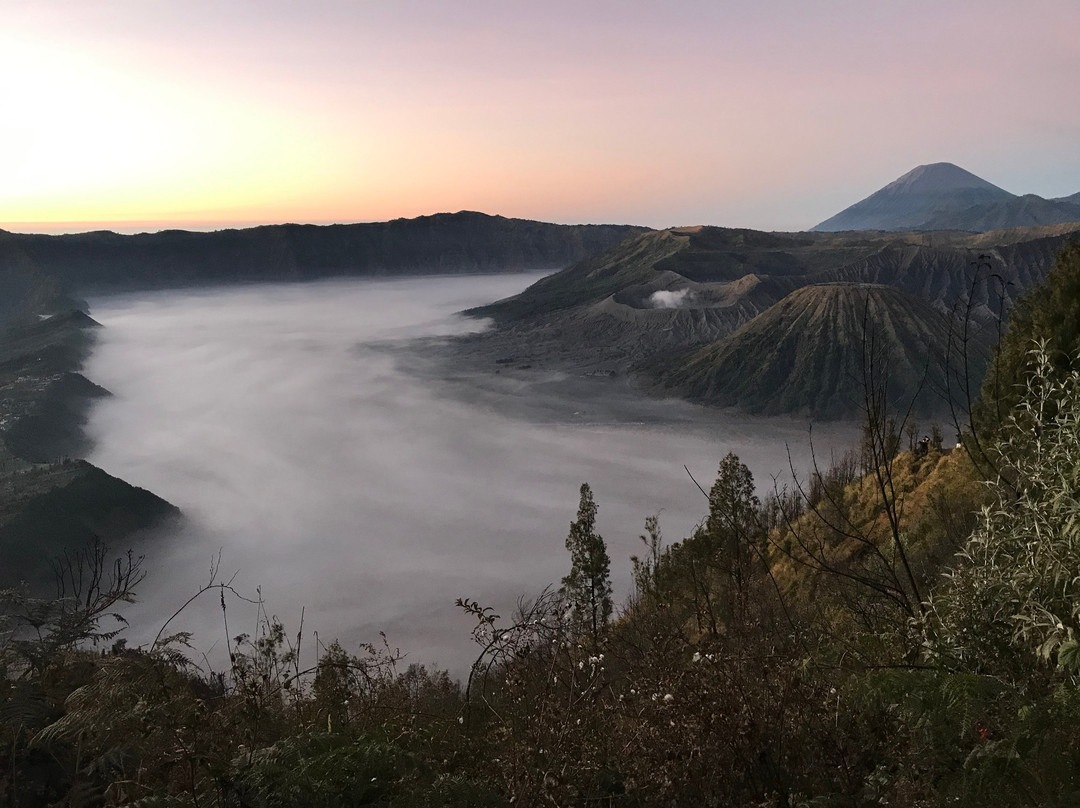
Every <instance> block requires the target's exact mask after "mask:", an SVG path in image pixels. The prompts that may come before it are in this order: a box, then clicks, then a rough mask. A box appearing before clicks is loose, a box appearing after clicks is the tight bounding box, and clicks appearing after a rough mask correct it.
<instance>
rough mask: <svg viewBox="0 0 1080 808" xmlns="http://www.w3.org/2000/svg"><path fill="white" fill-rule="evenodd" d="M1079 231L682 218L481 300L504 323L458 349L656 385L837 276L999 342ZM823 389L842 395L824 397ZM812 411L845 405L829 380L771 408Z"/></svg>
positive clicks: (478, 356)
mask: <svg viewBox="0 0 1080 808" xmlns="http://www.w3.org/2000/svg"><path fill="white" fill-rule="evenodd" d="M1075 237H1076V233H1075V227H1072V226H1069V225H1055V226H1051V227H1044V228H1028V229H1011V230H1006V231H995V232H993V233H987V234H983V235H969V234H962V233H956V232H951V233H927V234H921V233H902V234H901V233H897V234H891V233H837V234H834V233H762V232H756V231H748V230H732V229H727V228H716V227H696V228H675V229H673V230H667V231H660V232H654V233H648V234H645V235H642V236H638V237H636V238H634V239H629V240H627V241H626V242H624V243H623V244H620V245H619V246H618V247H616V248H615V249H613V250H611V251H610V252H608V253H605V254H603V255H599V256H596V257H594V258H590V259H588V260H586V261H583V262H581V263H579V264H577V265H575V266H573V267H569V268H567V269H566V270H563V271H562V272H559V273H556V274H554V275H551V276H548V277H546V278H544V279H543V280H541V281H539V282H538V283H536V284H534V285H533V286H531V287H530V288H529V289H526V290H525V291H524V292H522V293H521V294H519V295H517V296H515V297H512V298H509V299H507V300H502V301H498V302H496V303H494V304H491V305H489V306H484V307H481V308H479V309H474V310H472V311H470V312H469V313H470V314H472V315H474V316H483V317H490V318H492V319H493V320H494V321H495V324H496V327H495V328H494V329H492V330H489V331H487V332H484V333H481V334H476V335H472V336H469V337H465V338H462V339H460V340H458V341H457V342H456V343H455V345H454V351H455V352H456V356H457V358H459V359H460V358H464V359H466V360H467V361H469V362H471V363H472V364H473V365H474V366H475V367H476V368H478V369H487V370H499V371H500V372H513V371H514V370H515V369H521V368H527V369H529V370H548V371H563V372H565V371H569V372H573V373H577V374H582V375H587V376H592V375H603V376H610V375H615V376H630V377H632V378H634V379H637V380H638V381H639V382H640V383H642V384H643V385H644V387H645V388H646V389H648V390H652V391H656V390H657V389H658V388H657V386H656V377H657V374H658V373H660V372H661V371H662V370H663V369H664V368H667V367H670V366H671V365H672V364H673V363H681V362H682V361H683V360H684V359H685V357H686V356H687V355H688V353H690V352H692V351H695V350H698V349H701V348H703V347H704V346H706V345H709V344H711V343H713V342H715V341H716V340H718V339H721V338H723V337H725V336H727V335H729V334H731V333H732V332H734V331H735V330H736V329H738V328H740V327H741V326H744V325H745V324H747V323H749V322H751V321H752V320H753V319H754V318H755V317H757V316H758V315H760V314H761V313H762V312H765V311H766V310H767V309H769V307H770V306H773V305H774V304H777V303H779V302H780V301H781V300H782V299H784V298H785V296H787V295H789V294H790V293H792V292H794V291H796V290H797V289H800V288H802V287H806V286H810V285H820V284H837V283H841V284H876V285H883V286H888V287H893V288H895V289H898V290H900V291H903V292H905V293H907V294H908V295H911V296H913V297H915V298H917V299H918V300H919V301H921V302H922V303H923V304H924V305H925V306H927V307H929V308H931V309H934V310H935V311H936V312H937V317H939V318H943V317H944V316H945V315H947V314H949V313H950V312H954V310H955V312H954V313H956V314H957V316H959V315H960V314H962V313H963V312H965V311H966V312H967V314H968V315H970V317H971V319H972V325H973V327H975V328H976V329H978V330H981V332H982V334H983V335H984V336H983V338H984V339H986V340H991V341H992V340H993V339H994V337H995V335H996V333H997V318H998V316H999V315H1000V314H1001V313H1002V312H1006V311H1008V309H1009V307H1010V306H1011V304H1012V302H1013V301H1014V300H1015V299H1016V297H1017V296H1018V295H1019V294H1020V293H1021V292H1022V291H1023V290H1024V289H1026V288H1028V287H1030V286H1031V285H1032V284H1035V283H1038V282H1040V281H1041V280H1042V279H1043V278H1044V277H1045V275H1046V272H1047V270H1048V268H1049V267H1050V266H1051V264H1052V263H1053V261H1054V258H1055V256H1056V255H1057V253H1058V251H1059V250H1060V249H1061V248H1062V246H1063V245H1064V244H1066V243H1068V242H1069V241H1070V240H1071V239H1074V238H1075ZM969 304H970V308H969ZM661 391H663V390H662V389H661ZM666 392H667V393H668V394H672V393H675V394H678V390H677V389H671V390H667V391H666ZM702 393H703V391H702V390H697V391H696V393H694V397H695V398H697V400H700V401H703V402H706V403H735V404H737V405H739V406H746V407H748V408H750V409H754V410H755V411H758V410H759V409H760V407H759V402H757V401H754V400H750V401H747V402H745V403H743V402H737V401H736V402H732V401H731V399H730V398H725V399H724V400H723V402H721V401H710V400H709V398H708V396H707V395H703V394H702ZM817 394H821V395H824V396H825V398H826V399H830V400H822V401H820V402H818V403H816V404H815V403H812V402H811V399H812V398H813V397H814V396H815V395H817ZM801 409H806V410H807V411H812V412H819V413H830V412H831V413H838V412H840V411H841V409H842V408H838V407H837V406H836V403H835V402H834V401H832V400H831V395H830V394H828V393H827V391H825V390H824V389H818V390H816V392H814V393H811V391H810V390H807V391H806V394H805V395H801V396H797V395H794V394H793V395H791V396H788V397H787V398H785V399H784V403H782V404H777V405H775V406H774V407H773V408H772V409H771V410H770V411H776V412H781V411H783V412H786V411H793V410H801Z"/></svg>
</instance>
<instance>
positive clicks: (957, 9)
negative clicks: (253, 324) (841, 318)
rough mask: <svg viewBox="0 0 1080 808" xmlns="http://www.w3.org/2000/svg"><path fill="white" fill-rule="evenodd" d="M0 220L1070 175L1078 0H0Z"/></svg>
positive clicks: (1049, 180) (531, 210)
mask: <svg viewBox="0 0 1080 808" xmlns="http://www.w3.org/2000/svg"><path fill="white" fill-rule="evenodd" d="M0 13H2V15H3V17H2V18H3V20H4V23H3V25H2V27H0V105H2V107H0V110H2V112H0V178H2V180H0V228H5V229H9V230H39V231H62V230H82V229H88V228H90V227H98V226H108V227H114V228H120V229H128V230H131V229H159V228H160V227H163V226H166V225H169V224H171V225H175V226H199V227H216V226H227V225H232V224H254V223H269V222H282V221H304V222H331V221H336V222H351V221H372V220H381V219H389V218H395V217H399V216H416V215H420V214H425V213H433V212H437V211H456V210H463V209H469V210H481V211H485V212H487V213H499V214H503V215H506V216H518V217H525V218H532V219H542V220H547V221H556V222H629V223H636V224H645V225H651V226H657V227H662V226H671V225H684V224H719V225H729V226H746V227H756V228H762V229H784V230H798V229H805V228H808V227H810V226H812V225H814V224H816V223H817V222H819V221H821V220H823V219H825V218H827V217H828V216H830V215H832V214H833V213H835V212H836V211H838V210H840V209H841V208H843V207H846V206H847V205H849V204H851V203H852V202H855V201H857V200H858V199H861V198H862V197H865V196H866V195H868V194H869V193H871V192H873V191H874V190H876V189H877V188H879V187H881V186H882V185H884V184H885V183H887V182H889V181H891V180H893V179H895V178H896V177H897V176H899V175H900V174H903V173H904V172H906V171H908V170H909V169H911V168H913V167H914V166H916V165H918V164H921V163H928V162H937V161H950V162H954V163H957V164H959V165H961V166H963V167H964V168H966V169H968V170H970V171H973V172H974V173H976V174H978V175H979V176H981V177H983V178H985V179H987V180H989V181H990V182H993V183H995V184H997V185H1000V186H1001V187H1003V188H1005V189H1007V190H1009V191H1012V192H1014V193H1037V194H1040V195H1042V196H1046V197H1054V196H1063V195H1067V194H1072V193H1076V192H1077V191H1080V103H1077V100H1076V99H1077V89H1076V88H1077V87H1080V3H1078V2H1076V0H1027V1H1026V2H999V1H998V0H978V2H919V1H918V0H914V1H912V0H907V1H905V2H893V1H892V0H882V1H880V2H877V1H875V2H869V1H867V0H864V1H863V2H853V1H851V0H848V1H846V2H841V1H840V0H816V2H793V1H791V0H788V1H786V2H785V1H784V0H760V1H759V2H708V3H707V2H672V3H663V4H661V3H645V2H634V1H633V0H621V2H588V0H578V2H542V3H541V2H533V3H524V2H510V1H509V0H502V1H501V2H488V1H486V0H478V1H477V2H470V1H469V0H457V2H420V1H417V2H393V1H392V0H381V1H378V2H377V1H376V0H368V1H367V2H361V1H360V0H353V1H352V2H344V1H341V0H326V1H324V2H319V1H318V0H313V1H312V2H303V3H301V2H279V1H277V0H261V1H260V2H205V1H200V0H183V2H174V1H173V0H161V1H160V2H153V1H149V0H142V1H141V2H136V1H134V0H78V1H77V2H65V1H62V0H51V1H50V0H44V1H43V2H34V3H28V2H21V1H19V2H17V1H16V0H0Z"/></svg>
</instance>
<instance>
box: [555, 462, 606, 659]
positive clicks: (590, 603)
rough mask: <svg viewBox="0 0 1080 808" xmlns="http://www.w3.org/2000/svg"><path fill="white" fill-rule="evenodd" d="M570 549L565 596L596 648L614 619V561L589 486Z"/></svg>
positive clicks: (572, 530)
mask: <svg viewBox="0 0 1080 808" xmlns="http://www.w3.org/2000/svg"><path fill="white" fill-rule="evenodd" d="M566 549H567V550H568V551H569V552H570V574H569V575H567V576H566V577H565V578H563V580H562V591H563V595H564V596H565V598H566V600H567V602H568V604H569V606H570V608H571V610H572V617H573V620H574V624H575V625H576V626H577V628H578V629H580V630H581V631H583V632H587V633H588V634H589V636H590V637H591V639H592V642H593V645H596V644H597V643H598V642H599V639H600V634H601V632H602V631H603V629H604V627H605V626H607V623H608V620H610V619H611V611H612V604H611V576H610V567H611V560H610V559H609V558H608V553H607V545H606V544H605V543H604V540H603V538H601V537H600V536H599V535H598V534H597V532H596V502H595V501H594V500H593V494H592V489H591V488H590V487H589V484H588V483H582V485H581V500H580V502H579V504H578V512H577V519H576V520H575V521H573V522H571V523H570V533H569V535H567V537H566Z"/></svg>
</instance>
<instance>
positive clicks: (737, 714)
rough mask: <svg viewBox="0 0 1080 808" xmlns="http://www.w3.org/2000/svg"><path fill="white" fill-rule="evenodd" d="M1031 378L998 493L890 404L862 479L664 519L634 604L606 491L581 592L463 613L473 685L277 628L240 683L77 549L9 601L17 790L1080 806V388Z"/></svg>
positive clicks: (591, 524)
mask: <svg viewBox="0 0 1080 808" xmlns="http://www.w3.org/2000/svg"><path fill="white" fill-rule="evenodd" d="M1025 367H1029V368H1033V371H1032V372H1030V373H1028V374H1027V375H1026V376H1025V391H1024V393H1023V395H1021V396H1020V397H1019V398H1018V400H1017V401H1016V403H1015V404H1014V405H1013V406H1012V409H1011V410H1010V415H1009V416H1008V417H1007V418H1006V419H1005V420H1004V422H1003V424H1002V425H1001V426H1000V427H999V428H998V429H997V431H996V433H995V442H994V444H993V445H992V446H990V447H988V448H989V450H990V451H989V454H990V455H992V457H993V459H994V465H993V468H994V469H995V476H994V477H993V478H992V479H990V480H987V481H986V482H985V486H984V487H983V489H982V490H981V491H976V489H975V488H974V487H973V475H974V474H975V473H976V472H975V468H976V465H974V464H973V463H972V462H971V461H970V459H969V458H968V457H967V456H966V454H965V453H964V452H963V450H957V451H956V452H953V453H952V454H951V455H948V456H945V453H943V452H940V451H938V449H937V448H929V449H927V448H924V450H923V451H922V452H906V453H900V454H898V453H897V452H898V449H899V441H898V438H897V436H898V435H899V434H900V433H901V432H902V427H898V425H897V424H895V423H892V422H891V421H890V419H889V418H887V417H885V416H884V415H882V417H881V418H879V419H877V420H874V419H871V420H870V421H869V423H868V434H867V436H866V438H865V439H864V444H865V445H864V447H863V453H862V458H861V466H862V472H863V473H862V474H860V473H858V472H857V471H856V467H857V466H858V465H860V463H858V462H856V461H854V460H851V459H850V458H849V459H845V460H842V461H841V463H840V464H838V466H837V467H836V468H835V469H834V470H831V471H825V472H820V473H817V472H815V475H814V476H813V477H812V478H811V479H810V480H809V481H807V484H805V485H796V487H795V489H794V490H792V491H777V492H775V494H774V495H773V496H770V497H768V498H766V500H765V501H761V500H760V499H759V498H758V497H757V496H756V495H755V493H754V492H755V486H754V483H753V479H752V477H751V476H750V472H749V470H748V469H747V468H746V467H745V466H744V465H743V464H742V463H741V462H740V461H739V460H738V458H737V457H735V456H734V455H729V456H728V457H726V458H724V460H723V461H722V462H721V464H720V466H719V470H718V474H717V478H716V480H715V482H714V484H713V485H712V487H711V489H710V490H708V491H705V490H704V489H703V491H702V493H703V495H704V497H705V501H704V502H703V512H704V516H703V519H702V522H701V524H700V525H699V527H698V528H697V529H696V530H695V531H693V533H692V535H690V536H688V537H686V538H684V539H683V540H682V541H679V542H676V543H673V544H665V542H664V539H663V536H662V534H661V531H660V525H659V520H658V519H657V518H656V517H650V518H649V519H647V520H646V535H644V536H643V537H642V539H643V546H644V552H643V554H642V556H641V557H640V558H635V559H634V560H633V561H634V579H635V592H634V594H633V596H632V597H631V598H630V600H629V601H628V602H627V603H626V604H625V605H624V607H623V608H622V609H621V610H619V612H618V613H617V614H612V608H611V602H610V582H609V581H608V573H607V568H608V557H607V551H606V547H605V546H604V543H603V540H602V539H601V538H600V537H599V535H597V534H596V532H595V517H596V512H597V505H596V503H595V501H594V500H593V497H592V492H591V490H589V489H588V486H583V487H582V491H581V502H580V504H579V509H578V514H577V519H576V520H575V521H574V522H573V523H572V524H571V529H570V533H569V536H568V540H567V548H568V550H569V551H570V556H571V564H570V573H569V575H568V576H567V578H566V579H564V582H563V584H564V585H563V588H562V589H560V590H558V591H554V590H548V591H545V592H543V593H541V594H540V595H539V596H537V597H536V598H534V599H532V600H529V601H524V600H523V601H522V602H521V603H520V605H519V609H518V611H517V613H516V614H515V615H513V616H512V617H510V618H509V619H503V618H502V617H500V616H498V615H496V614H494V613H493V612H492V610H491V609H490V608H487V607H485V606H483V605H481V604H478V603H476V602H474V601H471V600H468V599H463V600H461V601H460V602H459V605H460V606H461V607H462V608H463V609H464V610H465V611H466V612H468V613H469V614H471V615H472V616H473V617H474V618H475V629H474V632H473V634H474V640H475V641H476V642H477V644H478V646H477V647H478V651H477V654H478V656H477V660H476V663H475V664H474V666H473V667H472V670H471V672H470V675H469V677H468V679H467V681H466V682H464V683H463V684H458V683H455V682H453V681H451V679H450V678H449V677H448V676H447V675H446V674H445V673H444V672H440V671H430V670H426V669H424V668H422V667H418V666H409V667H408V668H406V669H404V670H403V669H401V667H400V664H399V663H400V657H399V656H398V655H397V654H396V653H395V652H392V651H391V649H390V647H389V646H388V645H386V644H385V643H384V644H383V646H381V647H375V646H364V647H362V648H360V649H359V651H358V652H357V653H350V652H348V651H346V650H345V649H344V648H342V647H341V646H340V645H338V644H336V643H333V644H331V645H329V646H325V647H320V648H319V653H318V658H317V661H316V662H315V664H314V665H312V666H311V667H304V665H303V664H302V654H301V649H300V636H299V635H297V638H296V640H295V642H293V641H292V640H291V639H290V636H289V635H288V634H287V633H286V631H285V629H284V627H283V626H282V625H281V624H280V623H278V622H277V621H276V620H274V619H270V618H266V619H264V621H263V624H262V628H261V630H260V632H259V634H258V636H256V637H247V636H240V637H236V638H235V639H234V640H233V642H232V646H231V648H230V652H231V664H230V669H229V671H227V672H226V673H224V674H222V675H207V674H205V673H203V672H200V671H199V670H198V669H197V668H195V667H194V666H193V665H192V663H190V662H189V661H188V659H187V657H186V656H185V654H183V653H181V651H183V650H184V643H185V642H186V641H187V640H188V638H187V637H185V636H182V635H177V636H173V637H168V636H160V637H159V639H158V641H156V642H155V643H154V644H153V646H152V647H150V648H147V649H140V650H134V651H132V650H128V649H126V648H125V647H124V645H123V643H122V642H121V641H117V639H116V636H115V630H114V629H113V628H111V626H112V623H111V622H110V621H111V620H112V617H111V616H110V615H111V614H112V612H113V611H114V608H115V605H116V604H117V603H119V602H122V601H125V600H129V599H130V598H131V597H133V593H134V588H135V586H136V585H137V584H138V582H139V579H140V572H139V564H138V560H137V559H130V558H129V559H127V560H126V561H123V560H122V561H121V562H120V563H119V565H118V566H111V565H109V564H107V563H106V561H107V558H106V556H105V554H104V552H103V551H102V550H101V548H97V549H96V550H93V551H92V552H90V553H89V554H88V555H86V556H83V557H79V558H74V559H69V560H68V562H67V564H66V566H65V565H63V564H62V565H61V567H60V572H61V580H62V581H65V582H66V584H65V587H64V589H63V590H62V591H61V592H59V593H58V594H59V597H57V598H55V599H50V600H34V599H32V598H31V597H30V596H29V595H28V594H26V593H24V592H7V593H4V596H3V598H4V599H3V612H2V617H0V620H2V621H3V622H2V623H0V805H12V806H47V805H60V804H66V805H139V806H222V807H224V806H229V807H230V808H234V807H235V808H239V807H240V806H252V807H253V808H254V807H255V806H321V805H326V806H330V805H358V806H359V805H371V806H472V805H475V806H480V805H485V806H486V805H514V806H519V805H525V806H539V805H557V806H568V805H574V806H594V805H604V806H628V807H629V806H652V805H695V806H697V805H700V806H728V805H747V806H777V808H779V807H780V806H784V807H785V808H794V807H795V806H818V807H824V806H869V805H902V806H908V805H910V806H927V808H930V807H932V806H973V807H974V806H980V807H981V806H1015V805H1031V806H1071V805H1076V804H1080V734H1078V732H1077V729H1078V728H1080V687H1078V685H1080V375H1078V374H1077V372H1076V371H1075V368H1071V367H1067V366H1062V365H1061V363H1060V362H1057V361H1055V358H1054V355H1052V354H1051V353H1048V351H1047V346H1046V344H1045V343H1039V344H1037V345H1036V346H1035V347H1034V350H1033V351H1032V352H1031V353H1030V354H1029V355H1028V357H1027V358H1026V359H1025ZM982 503H985V507H983V509H982V511H981V515H979V513H978V506H979V505H980V504H982ZM79 570H82V571H83V572H84V573H85V574H83V575H82V576H80V575H78V574H77V572H78V571H79ZM214 589H220V591H221V594H222V595H224V594H225V592H226V590H227V589H228V587H227V585H225V584H215V585H214V586H212V587H210V588H209V589H208V591H213V590H214ZM162 634H163V635H164V629H163V631H162ZM109 643H113V645H112V646H111V649H110V650H109V651H107V652H104V653H103V652H102V649H104V648H106V647H107V646H108V645H109Z"/></svg>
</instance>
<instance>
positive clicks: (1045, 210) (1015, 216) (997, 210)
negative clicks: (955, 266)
mask: <svg viewBox="0 0 1080 808" xmlns="http://www.w3.org/2000/svg"><path fill="white" fill-rule="evenodd" d="M1076 221H1080V201H1075V202H1068V201H1066V200H1056V199H1043V198H1042V197H1041V196H1036V195H1035V194H1024V195H1023V196H1016V197H1013V198H1012V199H1006V200H1004V201H1001V202H993V203H991V204H988V205H976V206H975V207H971V208H967V209H966V210H961V211H955V212H950V213H940V214H937V215H935V216H933V217H931V218H928V219H927V220H926V221H924V222H922V223H921V224H920V225H919V226H918V227H916V228H915V229H916V230H966V231H969V232H972V233H984V232H986V231H987V230H1000V229H1004V228H1008V227H1043V226H1046V225H1053V224H1063V223H1065V222H1076Z"/></svg>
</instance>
